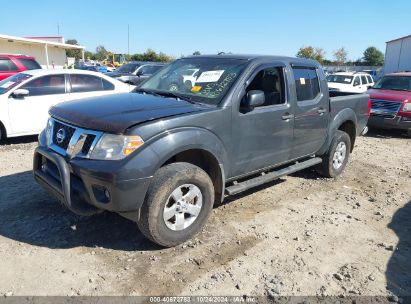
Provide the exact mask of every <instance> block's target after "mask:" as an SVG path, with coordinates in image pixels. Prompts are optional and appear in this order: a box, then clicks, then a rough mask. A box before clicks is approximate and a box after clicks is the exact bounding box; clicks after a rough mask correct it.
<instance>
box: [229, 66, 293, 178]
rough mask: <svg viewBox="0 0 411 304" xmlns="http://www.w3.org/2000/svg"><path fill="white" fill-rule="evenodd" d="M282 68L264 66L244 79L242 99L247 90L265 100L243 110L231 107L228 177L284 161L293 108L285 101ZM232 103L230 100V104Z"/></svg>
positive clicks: (288, 152)
mask: <svg viewBox="0 0 411 304" xmlns="http://www.w3.org/2000/svg"><path fill="white" fill-rule="evenodd" d="M285 83H286V82H285V73H284V67H283V66H281V65H265V66H262V67H260V68H258V69H257V70H256V71H255V72H254V73H253V75H252V76H251V77H250V79H249V80H248V81H247V84H248V85H247V87H246V88H245V90H244V92H243V94H241V95H242V98H241V99H242V100H244V98H245V97H246V95H247V92H249V91H250V90H259V91H263V92H264V95H265V103H264V104H263V105H262V106H259V107H256V108H254V109H253V110H252V111H245V110H244V109H242V107H241V101H240V102H239V106H238V107H237V106H236V107H235V108H233V123H232V135H233V136H232V138H233V140H232V142H233V146H232V148H233V153H232V155H233V159H232V165H231V174H230V175H231V176H230V177H234V176H240V175H242V174H244V173H248V172H252V171H254V170H258V169H262V168H265V167H269V166H272V165H276V164H279V163H283V162H286V161H287V160H288V159H289V157H290V152H291V148H292V140H293V125H294V119H293V114H294V109H293V107H292V106H291V104H290V103H288V96H287V90H286V87H285ZM233 104H234V103H233Z"/></svg>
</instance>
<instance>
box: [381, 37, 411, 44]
mask: <svg viewBox="0 0 411 304" xmlns="http://www.w3.org/2000/svg"><path fill="white" fill-rule="evenodd" d="M406 38H411V35H408V36H404V37H400V38H397V39H393V40H390V41H387V42H386V43H390V42H394V41H398V40H404V39H406Z"/></svg>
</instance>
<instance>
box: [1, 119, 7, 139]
mask: <svg viewBox="0 0 411 304" xmlns="http://www.w3.org/2000/svg"><path fill="white" fill-rule="evenodd" d="M5 139H6V132H5V130H4V129H3V126H2V124H1V123H0V143H2V142H3V141H4V140H5Z"/></svg>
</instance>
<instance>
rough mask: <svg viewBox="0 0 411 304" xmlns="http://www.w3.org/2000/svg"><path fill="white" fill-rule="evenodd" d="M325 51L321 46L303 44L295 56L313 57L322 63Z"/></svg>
mask: <svg viewBox="0 0 411 304" xmlns="http://www.w3.org/2000/svg"><path fill="white" fill-rule="evenodd" d="M324 56H325V52H324V50H323V49H322V48H318V47H312V46H303V47H301V48H300V49H299V50H298V52H297V57H300V58H307V59H314V60H317V61H318V62H319V63H321V64H323V62H324Z"/></svg>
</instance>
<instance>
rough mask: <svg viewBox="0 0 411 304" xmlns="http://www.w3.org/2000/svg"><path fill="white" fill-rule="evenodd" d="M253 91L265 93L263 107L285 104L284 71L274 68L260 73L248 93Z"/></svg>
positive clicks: (249, 86)
mask: <svg viewBox="0 0 411 304" xmlns="http://www.w3.org/2000/svg"><path fill="white" fill-rule="evenodd" d="M251 90H259V91H263V92H264V95H265V103H264V104H263V105H262V106H271V105H276V104H282V103H285V96H284V95H285V88H284V77H283V69H282V68H274V67H273V68H267V69H264V70H261V71H259V72H258V73H257V75H255V77H254V79H253V80H252V81H251V83H250V84H249V85H248V87H247V89H246V92H247V93H248V91H251Z"/></svg>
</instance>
